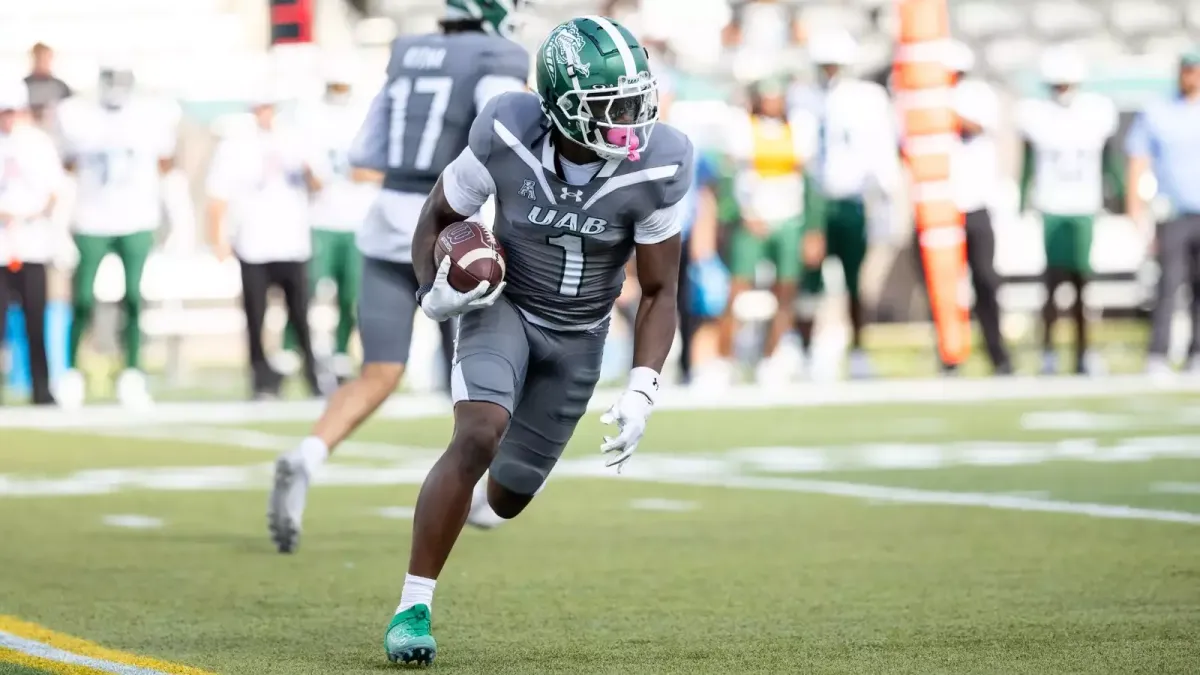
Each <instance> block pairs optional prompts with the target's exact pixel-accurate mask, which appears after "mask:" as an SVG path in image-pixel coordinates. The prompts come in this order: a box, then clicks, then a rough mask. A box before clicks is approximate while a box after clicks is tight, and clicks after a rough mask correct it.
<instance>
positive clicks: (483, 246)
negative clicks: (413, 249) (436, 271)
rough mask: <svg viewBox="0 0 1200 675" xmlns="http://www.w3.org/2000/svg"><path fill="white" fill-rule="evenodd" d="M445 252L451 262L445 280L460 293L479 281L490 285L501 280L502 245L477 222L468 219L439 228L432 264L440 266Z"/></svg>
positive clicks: (470, 288)
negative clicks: (439, 233)
mask: <svg viewBox="0 0 1200 675" xmlns="http://www.w3.org/2000/svg"><path fill="white" fill-rule="evenodd" d="M446 256H449V257H450V263H451V265H450V274H449V276H448V277H447V279H446V280H447V281H448V282H450V287H451V288H453V289H454V290H456V291H458V292H459V293H467V292H470V291H472V290H474V289H475V288H476V287H477V286H479V283H480V282H482V281H486V282H487V283H488V286H489V288H492V289H494V288H496V287H497V286H499V285H500V283H501V282H503V281H504V271H505V269H506V265H505V260H504V248H503V247H502V246H500V242H498V241H496V238H495V237H494V236H492V233H491V231H490V230H488V229H487V228H486V227H484V226H482V225H480V224H479V223H474V222H471V221H469V220H468V221H465V222H462V223H458V224H456V225H451V226H450V227H447V228H446V229H444V230H442V234H441V235H440V236H439V237H438V240H437V246H435V247H434V249H433V262H434V264H435V265H437V266H439V267H440V266H441V264H442V260H443V259H444V258H445V257H446Z"/></svg>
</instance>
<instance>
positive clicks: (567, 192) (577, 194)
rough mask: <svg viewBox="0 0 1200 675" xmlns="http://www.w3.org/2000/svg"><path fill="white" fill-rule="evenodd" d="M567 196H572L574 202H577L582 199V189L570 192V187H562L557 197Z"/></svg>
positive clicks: (564, 197) (563, 197)
mask: <svg viewBox="0 0 1200 675" xmlns="http://www.w3.org/2000/svg"><path fill="white" fill-rule="evenodd" d="M567 197H574V198H575V203H576V204H578V203H580V202H582V201H583V190H576V191H574V192H571V188H563V189H562V194H561V195H559V197H558V198H559V199H563V200H565V199H566V198H567Z"/></svg>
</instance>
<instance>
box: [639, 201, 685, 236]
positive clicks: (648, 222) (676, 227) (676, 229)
mask: <svg viewBox="0 0 1200 675" xmlns="http://www.w3.org/2000/svg"><path fill="white" fill-rule="evenodd" d="M684 217H685V213H684V209H683V202H676V203H674V204H672V205H670V206H668V207H665V208H661V209H658V210H657V211H654V212H653V213H651V214H650V215H648V216H646V217H645V218H643V219H641V220H639V221H637V223H636V225H635V228H634V232H633V242H634V243H635V244H657V243H659V242H660V241H666V240H667V239H670V238H671V237H674V236H675V235H677V234H679V233H680V232H682V231H683V219H684Z"/></svg>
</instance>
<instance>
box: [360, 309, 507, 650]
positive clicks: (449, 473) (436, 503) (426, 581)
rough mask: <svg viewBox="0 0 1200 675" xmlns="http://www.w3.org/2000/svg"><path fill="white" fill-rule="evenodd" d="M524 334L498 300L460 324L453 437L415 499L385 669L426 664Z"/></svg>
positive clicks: (503, 417)
mask: <svg viewBox="0 0 1200 675" xmlns="http://www.w3.org/2000/svg"><path fill="white" fill-rule="evenodd" d="M525 330H526V329H525V322H524V320H523V319H522V318H521V316H520V314H519V313H518V312H517V310H516V308H515V307H513V306H512V305H511V304H510V303H509V302H508V301H507V300H506V299H504V298H503V297H501V298H500V299H499V300H498V301H497V302H496V304H494V305H492V306H491V307H488V308H486V309H481V310H477V311H474V312H471V313H469V314H465V315H463V317H462V319H461V321H460V325H459V334H458V335H459V336H458V352H457V356H456V361H455V364H454V370H453V373H452V374H451V380H450V382H451V393H452V396H453V398H454V401H455V405H454V434H453V436H452V437H451V440H450V445H449V446H448V447H447V448H446V451H445V452H444V453H442V456H441V457H440V458H438V461H437V462H436V463H435V464H434V465H433V468H432V469H431V470H430V472H429V475H428V476H426V478H425V482H424V483H423V484H422V485H421V493H420V495H419V496H418V497H417V508H416V513H415V514H414V515H413V536H412V552H411V554H410V556H409V563H408V574H407V575H406V576H405V578H404V589H403V591H402V593H401V595H400V605H399V606H398V607H397V608H396V614H395V616H394V617H392V621H391V623H389V624H388V627H387V631H386V632H385V633H384V649H385V651H386V652H387V656H388V659H389V660H390V661H393V662H404V663H411V662H414V661H415V662H418V663H429V662H430V661H432V660H433V658H434V655H435V654H436V652H437V643H436V642H435V641H434V639H433V636H432V635H431V634H430V608H431V607H432V606H433V592H434V588H435V586H436V585H437V578H438V576H439V575H440V574H441V571H442V567H443V566H444V565H445V564H446V560H447V558H449V556H450V551H451V549H453V548H454V543H455V542H456V541H457V540H458V535H459V533H460V532H461V531H462V527H463V524H464V523H465V522H466V520H467V514H468V511H469V509H470V506H471V497H472V492H473V490H474V488H475V485H476V484H477V483H478V481H479V479H480V478H481V477H482V476H483V474H484V472H485V471H487V469H488V465H490V464H492V461H493V459H494V458H495V457H496V449H497V446H498V445H499V443H500V439H501V437H502V436H503V434H504V431H505V428H506V427H508V424H509V419H510V416H511V414H512V411H513V409H514V406H515V403H516V398H517V392H518V391H520V390H521V385H522V383H523V382H524V381H525V375H526V369H527V366H528V364H529V353H530V345H529V338H528V337H527V336H526V332H525Z"/></svg>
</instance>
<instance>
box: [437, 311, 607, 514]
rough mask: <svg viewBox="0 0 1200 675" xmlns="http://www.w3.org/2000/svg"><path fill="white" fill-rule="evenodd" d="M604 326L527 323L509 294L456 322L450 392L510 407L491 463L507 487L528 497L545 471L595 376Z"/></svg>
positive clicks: (591, 388) (555, 458) (565, 439)
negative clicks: (584, 328)
mask: <svg viewBox="0 0 1200 675" xmlns="http://www.w3.org/2000/svg"><path fill="white" fill-rule="evenodd" d="M607 333H608V325H607V324H605V325H604V326H602V327H600V328H597V329H594V330H589V331H578V332H574V331H558V330H551V329H548V328H543V327H540V326H536V325H534V324H532V323H530V322H529V321H528V320H527V319H526V318H525V317H524V316H523V315H522V314H521V312H520V311H519V310H517V308H516V307H515V306H513V304H512V303H511V302H509V300H508V298H507V297H503V296H502V297H501V298H500V299H499V300H497V301H496V303H495V304H494V305H492V306H491V307H488V308H485V309H480V310H476V311H474V312H470V313H469V314H464V315H463V316H462V318H461V319H460V320H459V329H458V342H457V346H456V351H455V359H454V366H453V369H452V371H451V374H450V393H451V395H452V396H453V397H454V402H455V403H458V402H460V401H486V402H488V403H494V404H496V405H498V406H500V407H502V408H504V409H505V410H507V411H508V413H509V415H510V416H511V418H510V420H509V423H508V430H507V431H505V433H504V437H503V438H502V439H501V441H500V448H499V450H498V451H497V453H496V457H495V459H494V460H493V461H492V465H491V475H492V477H493V478H494V479H495V480H496V481H497V482H498V483H500V485H502V486H504V487H505V488H507V489H509V490H511V491H513V492H515V493H517V494H522V495H531V494H533V493H534V492H537V490H538V488H540V487H541V486H542V483H543V482H545V480H546V477H547V476H549V475H550V470H551V469H553V468H554V465H555V463H557V462H558V458H559V457H561V456H562V452H563V449H564V448H565V447H566V446H567V442H568V441H570V440H571V435H572V434H573V433H574V432H575V426H576V425H577V424H578V423H579V419H580V418H581V417H583V413H584V412H585V411H586V409H587V404H588V401H589V400H591V398H592V392H593V391H594V390H595V388H596V382H597V380H599V379H600V361H601V359H602V357H603V356H604V339H605V336H606V335H607Z"/></svg>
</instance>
